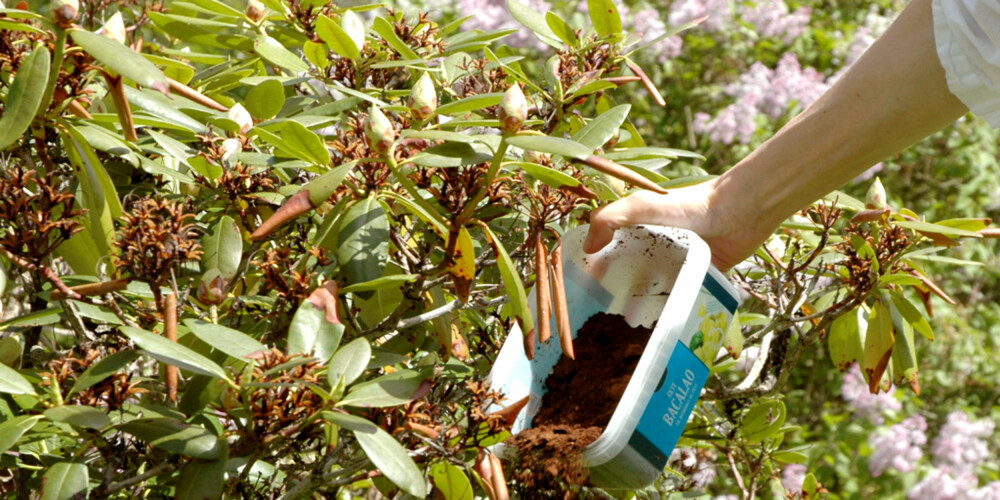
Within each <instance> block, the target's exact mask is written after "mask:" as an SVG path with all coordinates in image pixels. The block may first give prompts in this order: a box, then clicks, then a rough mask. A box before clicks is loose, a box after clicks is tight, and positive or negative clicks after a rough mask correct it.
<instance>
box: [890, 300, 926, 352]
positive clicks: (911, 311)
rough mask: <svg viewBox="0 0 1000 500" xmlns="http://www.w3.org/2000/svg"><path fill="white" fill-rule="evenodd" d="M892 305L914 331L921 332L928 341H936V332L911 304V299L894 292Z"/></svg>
mask: <svg viewBox="0 0 1000 500" xmlns="http://www.w3.org/2000/svg"><path fill="white" fill-rule="evenodd" d="M890 295H891V296H892V305H893V306H894V307H895V308H896V310H897V311H899V314H901V315H902V316H903V318H904V319H905V320H906V321H907V322H908V323H909V324H910V326H912V327H913V329H914V330H916V331H917V332H919V333H920V334H921V335H923V336H924V338H926V339H927V340H931V341H933V340H934V330H933V329H932V328H931V324H930V323H929V322H928V321H927V319H926V318H924V315H923V314H921V313H920V310H919V309H917V307H916V306H914V305H913V303H912V302H910V300H909V299H907V298H906V297H904V296H903V294H901V293H899V292H897V291H893V292H892V293H891V294H890Z"/></svg>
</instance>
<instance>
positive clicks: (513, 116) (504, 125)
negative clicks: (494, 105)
mask: <svg viewBox="0 0 1000 500" xmlns="http://www.w3.org/2000/svg"><path fill="white" fill-rule="evenodd" d="M497 118H499V119H500V128H501V129H503V130H504V132H507V133H511V134H512V133H514V132H517V131H518V130H521V125H524V122H525V121H526V120H527V119H528V101H527V100H526V99H525V98H524V92H521V86H520V85H518V84H516V83H515V84H514V85H511V86H510V88H509V89H507V93H506V94H504V96H503V101H501V102H500V111H499V112H498V116H497Z"/></svg>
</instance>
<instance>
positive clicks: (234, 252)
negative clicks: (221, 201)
mask: <svg viewBox="0 0 1000 500" xmlns="http://www.w3.org/2000/svg"><path fill="white" fill-rule="evenodd" d="M201 249H202V252H204V253H202V256H201V267H202V269H205V270H208V269H218V270H219V271H220V272H221V273H222V276H224V277H225V278H226V279H227V280H231V279H233V277H235V276H236V271H237V270H238V269H239V267H240V261H241V260H242V259H243V236H242V235H241V234H240V228H239V226H237V225H236V221H234V220H233V218H232V217H230V216H228V215H223V216H222V217H220V218H219V219H218V220H217V221H216V222H215V224H213V225H212V228H211V231H209V233H208V234H206V235H205V236H203V237H202V238H201Z"/></svg>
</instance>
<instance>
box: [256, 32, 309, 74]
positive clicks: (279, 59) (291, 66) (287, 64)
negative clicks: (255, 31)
mask: <svg viewBox="0 0 1000 500" xmlns="http://www.w3.org/2000/svg"><path fill="white" fill-rule="evenodd" d="M253 49H254V51H256V52H257V55H259V56H260V57H261V58H262V59H264V60H265V61H267V62H268V63H270V64H273V65H275V66H280V67H282V68H285V69H287V70H288V71H290V72H291V73H292V74H294V75H298V74H300V73H305V72H308V71H309V65H307V64H306V63H304V62H302V59H299V56H297V55H295V54H294V53H292V52H291V51H290V50H288V49H286V48H285V46H284V45H282V44H281V42H279V41H277V40H275V39H274V38H271V37H269V36H267V35H257V36H256V37H254V40H253Z"/></svg>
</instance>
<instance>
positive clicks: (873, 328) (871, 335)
mask: <svg viewBox="0 0 1000 500" xmlns="http://www.w3.org/2000/svg"><path fill="white" fill-rule="evenodd" d="M895 342H896V335H895V332H894V328H893V326H892V317H891V316H890V314H889V310H888V309H887V308H886V306H885V305H883V304H882V303H881V302H876V303H875V305H874V306H872V312H871V315H870V316H869V317H868V330H867V331H866V332H865V356H864V358H863V360H862V362H861V368H862V370H861V371H862V373H864V375H865V378H866V379H867V380H868V386H869V388H870V389H874V388H876V387H878V384H879V382H880V381H881V380H882V375H883V374H884V373H885V370H886V368H888V367H889V358H890V356H891V355H892V345H893V344H894V343H895ZM873 392H874V391H873Z"/></svg>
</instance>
